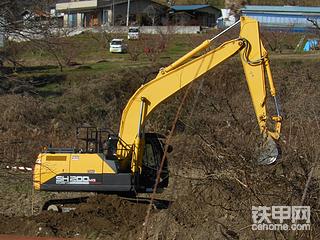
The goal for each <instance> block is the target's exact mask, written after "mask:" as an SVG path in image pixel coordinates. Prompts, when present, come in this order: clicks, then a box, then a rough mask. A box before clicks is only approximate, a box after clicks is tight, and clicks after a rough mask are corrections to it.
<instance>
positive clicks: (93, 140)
mask: <svg viewBox="0 0 320 240" xmlns="http://www.w3.org/2000/svg"><path fill="white" fill-rule="evenodd" d="M239 22H240V23H241V26H240V36H239V37H238V38H236V39H233V40H230V41H227V42H224V43H223V44H222V45H220V46H219V47H217V48H215V49H213V50H210V46H211V45H212V42H213V40H214V39H216V38H217V37H219V36H220V35H221V34H223V33H224V32H225V31H227V30H229V29H231V28H233V27H235V26H236V25H237V24H238V23H239ZM239 22H237V23H236V24H234V25H232V26H231V27H229V28H228V29H226V30H225V31H223V32H222V33H221V34H219V35H217V36H216V37H214V38H212V39H210V40H206V41H204V42H203V43H202V44H200V45H199V46H198V47H196V48H195V49H193V50H192V51H190V52H189V53H187V54H186V55H184V56H183V57H181V58H180V59H178V60H177V61H175V62H174V63H172V64H171V65H169V66H167V67H165V68H162V69H160V71H159V73H158V75H157V76H156V77H155V78H154V79H153V80H151V81H149V82H148V83H146V84H144V85H142V86H141V87H140V88H139V89H138V90H137V91H136V92H135V93H134V94H133V96H132V97H131V98H130V100H129V101H128V103H127V105H126V107H125V109H124V110H123V113H122V118H121V123H120V129H119V133H118V134H116V135H115V134H110V133H109V132H108V131H106V130H102V129H97V128H92V127H86V128H78V129H77V136H78V138H79V139H81V140H83V143H84V144H83V147H82V148H78V149H75V148H52V147H50V148H46V149H45V150H44V151H43V152H42V153H40V154H39V155H38V158H37V160H36V164H35V167H34V177H33V182H34V188H35V189H36V190H43V191H77V192H86V191H87V192H104V193H133V192H134V193H139V192H140V193H141V192H142V193H143V192H152V189H153V188H154V186H155V183H156V179H157V172H158V170H159V169H160V165H162V170H161V173H160V181H159V184H158V185H157V189H158V190H159V191H161V190H162V189H163V188H165V187H167V186H168V182H169V170H168V164H167V159H166V158H164V162H163V163H162V164H160V163H161V159H162V157H163V155H164V148H166V149H169V150H171V147H168V146H166V147H165V144H166V142H165V140H166V139H165V137H164V136H163V135H161V134H157V133H145V129H144V128H145V127H144V126H145V123H146V121H147V120H148V118H149V116H150V114H151V113H152V112H153V110H155V109H156V107H157V106H158V105H159V104H160V103H161V102H163V101H164V100H165V99H167V98H168V97H170V96H172V95H173V94H174V93H176V92H178V91H180V90H181V89H183V88H184V87H185V86H187V85H188V84H190V83H191V82H192V81H194V80H196V79H198V78H199V77H200V76H201V75H203V74H204V73H206V72H208V71H209V70H211V69H213V68H214V67H216V66H217V65H218V64H220V63H222V62H224V61H225V60H227V59H229V58H231V57H232V56H234V55H235V54H238V53H239V54H240V58H241V61H242V65H243V69H244V72H245V76H246V81H247V84H248V88H249V91H250V95H251V99H252V103H253V107H254V111H255V114H256V118H257V121H258V125H259V128H260V132H261V134H262V135H263V138H264V140H265V145H264V146H265V150H266V151H265V152H264V154H262V155H261V156H260V157H259V159H258V163H259V164H271V163H273V162H275V161H276V159H277V157H278V155H279V150H278V148H277V143H276V142H277V140H278V139H279V136H280V129H281V120H282V118H281V116H280V111H279V106H278V102H277V98H276V90H275V87H274V83H273V79H272V75H271V70H270V65H269V59H268V55H267V51H266V49H265V48H264V47H263V44H262V42H261V39H260V33H259V23H258V22H257V21H256V20H254V19H251V18H248V17H241V18H240V20H239ZM205 50H206V51H205ZM266 76H267V79H268V81H267V80H266ZM266 82H268V85H269V91H270V95H271V96H272V97H273V98H274V101H275V109H276V112H277V113H276V116H273V117H268V116H267V112H266V99H267V90H266ZM267 121H268V123H269V121H272V122H273V123H274V126H273V130H269V129H268V128H267ZM268 126H269V124H268Z"/></svg>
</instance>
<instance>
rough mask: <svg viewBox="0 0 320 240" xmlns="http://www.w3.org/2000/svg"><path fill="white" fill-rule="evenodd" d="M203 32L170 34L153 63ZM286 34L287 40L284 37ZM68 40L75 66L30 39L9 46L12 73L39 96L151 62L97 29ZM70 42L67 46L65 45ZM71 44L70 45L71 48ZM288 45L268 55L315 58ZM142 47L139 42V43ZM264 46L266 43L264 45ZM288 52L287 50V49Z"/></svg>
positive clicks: (173, 56) (181, 50)
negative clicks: (111, 44)
mask: <svg viewBox="0 0 320 240" xmlns="http://www.w3.org/2000/svg"><path fill="white" fill-rule="evenodd" d="M108 37H109V38H110V39H111V38H114V37H123V36H119V35H112V36H108ZM262 37H263V38H264V40H265V41H264V42H266V40H268V41H269V43H273V38H275V37H277V36H273V35H270V33H268V32H263V34H262ZM204 38H205V35H200V34H194V35H172V36H170V38H169V40H168V43H167V48H166V50H165V51H164V52H162V53H161V55H160V57H159V58H158V59H157V63H159V64H161V65H164V66H165V65H167V64H169V63H171V62H174V61H175V60H177V59H178V58H179V57H181V56H183V55H184V54H186V53H187V52H188V51H190V50H192V49H193V48H194V47H195V46H196V45H197V43H201V42H202V41H203V39H204ZM287 38H290V39H291V40H290V41H291V42H292V43H291V42H290V41H289V40H288V41H287V40H286V39H287ZM293 39H297V41H298V40H299V39H300V36H298V35H294V36H293V35H292V34H290V35H288V36H284V38H282V42H285V43H286V45H290V46H291V45H292V46H294V45H295V42H296V41H295V40H293ZM65 41H67V42H68V43H67V44H68V45H67V46H68V48H66V49H65V51H66V53H65V54H66V55H68V54H69V55H72V56H71V57H72V59H73V62H75V63H77V65H75V66H65V67H63V71H62V72H61V71H60V69H59V67H58V66H57V62H56V61H55V59H54V58H53V57H52V56H50V55H49V54H48V53H47V52H39V51H36V50H35V49H34V48H32V45H31V44H30V43H18V44H16V46H14V44H12V45H11V46H12V47H16V48H17V49H21V52H20V53H19V52H18V53H19V57H20V59H21V62H22V63H23V64H24V67H19V68H18V69H17V73H15V77H16V78H19V79H25V80H31V81H32V82H36V83H37V85H36V87H37V91H38V92H39V94H40V95H41V96H45V97H56V96H60V95H62V94H63V92H64V91H65V89H67V88H68V85H70V83H71V82H76V83H80V82H82V81H88V80H90V79H95V78H101V77H103V76H106V75H109V74H111V73H117V72H121V71H122V69H128V68H132V69H134V68H140V67H146V66H152V65H154V62H151V61H150V60H149V59H148V58H147V56H145V55H144V54H141V55H140V56H139V58H138V60H137V61H132V60H130V55H129V54H113V53H110V52H109V51H108V49H107V48H106V45H107V43H106V37H105V36H103V35H102V34H100V33H84V34H80V35H78V36H73V37H70V38H67V39H65ZM69 46H70V49H69ZM71 46H73V48H71ZM292 46H291V47H290V49H289V48H288V50H287V51H285V52H286V54H280V55H279V54H274V53H271V58H279V59H286V58H288V57H290V58H296V59H299V58H303V59H313V60H314V59H318V58H319V55H318V54H309V55H305V54H304V55H303V56H301V55H302V54H301V53H299V54H295V53H294V52H293V50H292V48H293V47H292ZM142 47H143V44H142ZM266 47H268V46H266ZM287 52H288V53H287Z"/></svg>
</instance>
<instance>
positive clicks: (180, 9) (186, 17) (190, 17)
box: [169, 4, 221, 27]
mask: <svg viewBox="0 0 320 240" xmlns="http://www.w3.org/2000/svg"><path fill="white" fill-rule="evenodd" d="M169 13H170V14H169V19H170V22H171V23H172V24H174V25H191V26H193V25H199V26H206V27H213V26H215V25H216V21H217V19H218V18H219V17H220V16H221V11H220V9H218V8H215V7H212V6H210V5H207V4H197V5H174V6H171V8H170V12H169Z"/></svg>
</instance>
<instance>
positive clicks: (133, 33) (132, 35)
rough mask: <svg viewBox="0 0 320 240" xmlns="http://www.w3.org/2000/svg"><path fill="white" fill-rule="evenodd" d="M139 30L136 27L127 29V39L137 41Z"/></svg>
mask: <svg viewBox="0 0 320 240" xmlns="http://www.w3.org/2000/svg"><path fill="white" fill-rule="evenodd" d="M139 37H140V29H139V28H138V27H129V30H128V39H129V40H131V39H139Z"/></svg>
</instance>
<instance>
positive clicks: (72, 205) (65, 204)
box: [42, 196, 172, 212]
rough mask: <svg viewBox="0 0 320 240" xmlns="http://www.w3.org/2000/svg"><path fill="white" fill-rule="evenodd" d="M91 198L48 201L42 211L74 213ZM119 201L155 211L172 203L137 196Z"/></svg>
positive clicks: (120, 197) (122, 198) (120, 198)
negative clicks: (148, 207) (143, 206)
mask: <svg viewBox="0 0 320 240" xmlns="http://www.w3.org/2000/svg"><path fill="white" fill-rule="evenodd" d="M88 199H89V197H79V198H67V199H52V200H49V201H47V202H46V203H45V204H44V205H43V207H42V211H54V212H70V211H74V210H75V209H76V207H77V205H79V204H80V203H87V200H88ZM119 200H126V201H129V202H132V203H136V204H152V207H153V208H154V209H159V210H160V209H167V208H168V207H169V206H170V204H171V203H172V201H170V200H164V199H153V200H151V198H148V197H137V196H135V197H134V196H132V197H130V196H125V197H123V196H119Z"/></svg>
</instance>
